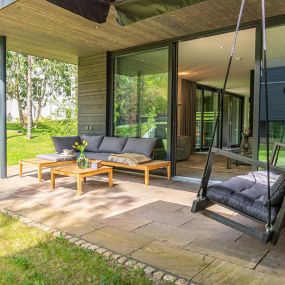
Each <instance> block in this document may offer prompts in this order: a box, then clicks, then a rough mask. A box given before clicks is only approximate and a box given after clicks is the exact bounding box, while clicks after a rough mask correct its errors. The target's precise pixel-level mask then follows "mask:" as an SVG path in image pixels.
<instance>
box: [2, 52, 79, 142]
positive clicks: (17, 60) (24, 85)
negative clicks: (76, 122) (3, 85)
mask: <svg viewBox="0 0 285 285" xmlns="http://www.w3.org/2000/svg"><path fill="white" fill-rule="evenodd" d="M76 81H77V68H76V66H74V65H71V64H66V63H63V62H59V61H55V60H48V59H42V58H38V57H33V56H27V55H23V54H21V53H15V52H8V54H7V91H8V92H7V94H8V98H9V99H16V100H17V103H18V112H19V118H20V123H21V125H22V126H23V127H24V126H25V123H27V137H28V138H30V137H31V130H32V125H33V123H35V124H36V123H37V122H38V120H39V119H40V117H41V112H42V109H43V108H44V107H45V106H46V104H47V102H48V101H52V102H56V103H58V104H57V105H61V102H59V101H60V100H59V97H60V96H61V95H64V98H65V99H67V100H69V99H70V100H73V97H75V96H76V87H77V86H76ZM69 105H70V104H67V106H69ZM70 106H71V107H72V106H73V105H70ZM33 110H36V114H35V118H33ZM25 116H26V117H27V121H25ZM68 116H69V115H68ZM66 117H67V116H66Z"/></svg>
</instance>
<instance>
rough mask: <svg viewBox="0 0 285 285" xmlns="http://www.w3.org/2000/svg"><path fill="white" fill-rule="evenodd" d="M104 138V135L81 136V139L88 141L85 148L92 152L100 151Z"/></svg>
mask: <svg viewBox="0 0 285 285" xmlns="http://www.w3.org/2000/svg"><path fill="white" fill-rule="evenodd" d="M103 138H104V136H87V135H82V136H81V139H82V140H83V141H87V143H88V145H87V147H86V149H85V150H86V151H90V152H98V151H99V147H100V145H101V142H102V140H103Z"/></svg>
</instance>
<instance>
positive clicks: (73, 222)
mask: <svg viewBox="0 0 285 285" xmlns="http://www.w3.org/2000/svg"><path fill="white" fill-rule="evenodd" d="M26 170H27V171H28V172H25V173H24V174H23V177H22V178H19V177H18V167H10V168H9V178H8V179H5V180H2V181H1V185H0V207H2V208H6V209H9V210H11V211H14V212H17V213H18V214H21V215H23V216H25V217H28V218H30V219H32V220H34V221H37V222H40V223H42V224H45V225H49V226H52V227H54V228H57V229H59V230H62V231H65V232H68V233H70V234H72V235H75V236H78V237H80V238H82V239H84V240H86V241H89V242H91V243H94V244H96V245H99V246H103V247H105V248H107V249H110V250H112V251H114V252H118V253H120V254H123V255H126V256H131V257H133V258H135V259H136V260H139V261H141V262H143V263H146V264H149V265H152V266H154V267H158V268H160V269H161V270H163V271H165V272H171V273H172V274H174V275H178V276H180V277H182V278H185V279H187V280H193V281H196V282H198V283H201V284H235V285H236V284H278V285H279V284H284V283H285V242H284V241H285V235H284V233H283V235H282V237H281V238H280V240H279V242H278V244H277V246H275V247H273V246H271V245H262V244H260V243H259V242H257V241H256V240H254V239H253V238H250V237H247V236H245V235H243V234H241V233H239V232H237V231H235V230H233V229H230V228H228V227H226V226H224V225H221V224H218V223H216V222H214V221H212V220H209V219H207V218H205V217H203V216H201V215H199V214H197V215H194V214H192V213H191V204H192V201H193V200H194V199H195V196H196V189H197V185H194V184H189V183H185V182H178V181H168V180H167V179H166V178H162V177H158V176H152V177H151V181H152V183H151V184H150V185H149V186H148V187H146V186H145V185H144V181H143V179H142V174H128V173H126V172H120V171H114V180H113V182H114V187H112V188H109V187H108V186H109V185H108V179H107V177H106V176H98V177H97V176H96V177H90V178H89V179H88V183H87V184H86V185H85V193H84V194H83V195H81V196H76V195H75V193H76V179H74V181H73V180H72V178H71V177H62V178H58V180H57V188H56V190H55V191H51V190H50V174H49V172H48V171H46V170H44V171H43V182H38V180H37V172H36V171H34V169H33V168H30V170H29V168H28V166H27V168H26ZM215 210H216V211H219V212H220V213H223V214H224V215H228V216H233V218H235V219H237V220H240V219H242V218H241V217H240V216H238V215H235V214H234V213H233V212H230V211H228V210H223V209H222V208H220V207H216V209H215ZM252 225H253V226H257V225H256V224H255V223H253V222H252ZM181 284H182V283H181Z"/></svg>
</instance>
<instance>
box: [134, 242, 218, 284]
mask: <svg viewBox="0 0 285 285" xmlns="http://www.w3.org/2000/svg"><path fill="white" fill-rule="evenodd" d="M131 256H132V257H133V258H135V259H138V260H140V261H143V262H146V263H148V264H152V265H154V266H156V267H159V268H161V269H162V270H167V271H169V272H172V273H173V274H177V275H179V276H181V277H184V278H187V279H191V278H193V277H194V276H195V275H196V274H197V273H199V272H200V271H201V270H203V269H204V268H205V267H206V266H207V265H209V264H210V263H211V262H212V261H213V260H214V258H212V257H208V256H204V255H201V254H198V253H194V252H189V251H187V250H184V249H181V248H177V247H173V246H171V245H170V244H168V243H162V242H157V241H155V242H152V243H150V244H148V245H146V246H144V247H143V248H141V249H139V250H137V251H135V252H134V253H132V254H131Z"/></svg>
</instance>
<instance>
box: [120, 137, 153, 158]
mask: <svg viewBox="0 0 285 285" xmlns="http://www.w3.org/2000/svg"><path fill="white" fill-rule="evenodd" d="M156 141H157V139H148V138H146V139H144V138H128V141H127V143H126V145H125V147H124V149H123V151H122V153H139V154H143V155H146V156H147V157H151V155H152V152H153V148H154V145H155V143H156Z"/></svg>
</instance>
